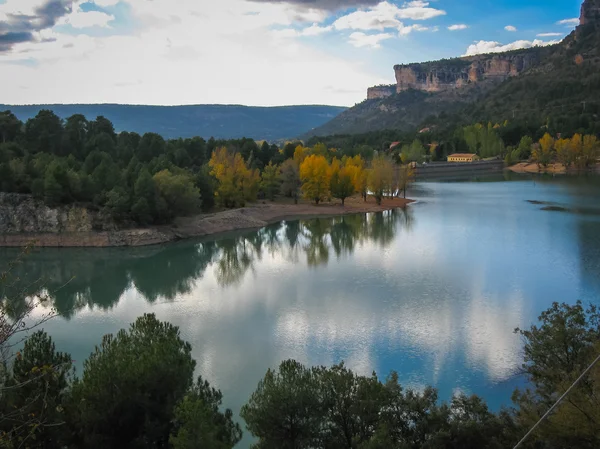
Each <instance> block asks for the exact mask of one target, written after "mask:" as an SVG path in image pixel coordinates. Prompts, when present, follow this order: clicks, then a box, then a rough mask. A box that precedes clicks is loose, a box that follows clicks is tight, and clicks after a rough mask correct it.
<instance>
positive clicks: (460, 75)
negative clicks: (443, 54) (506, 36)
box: [367, 51, 539, 99]
mask: <svg viewBox="0 0 600 449" xmlns="http://www.w3.org/2000/svg"><path fill="white" fill-rule="evenodd" d="M538 62H539V53H538V52H535V51H518V52H511V53H505V54H499V55H477V56H469V57H464V58H456V59H449V60H443V61H436V62H426V63H418V64H404V65H396V66H394V72H395V74H396V85H395V86H393V87H392V86H376V87H371V88H369V89H368V91H367V99H374V98H387V97H390V96H392V95H394V94H396V93H400V92H404V91H407V90H409V89H415V90H420V91H423V92H430V93H432V92H443V91H447V90H451V89H460V88H463V87H465V86H467V85H469V84H476V83H480V82H484V81H487V80H494V81H504V80H505V79H507V78H509V77H511V76H517V75H519V74H520V73H522V72H524V71H525V70H527V69H529V68H531V67H533V66H534V65H536V64H537V63H538Z"/></svg>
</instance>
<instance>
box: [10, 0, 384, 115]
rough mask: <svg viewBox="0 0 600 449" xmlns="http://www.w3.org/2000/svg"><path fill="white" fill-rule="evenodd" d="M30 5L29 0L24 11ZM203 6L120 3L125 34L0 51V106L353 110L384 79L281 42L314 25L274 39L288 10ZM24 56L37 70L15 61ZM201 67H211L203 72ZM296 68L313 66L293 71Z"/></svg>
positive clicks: (62, 37)
mask: <svg viewBox="0 0 600 449" xmlns="http://www.w3.org/2000/svg"><path fill="white" fill-rule="evenodd" d="M14 1H16V3H13V6H14V5H18V6H20V7H22V8H21V9H22V10H23V11H24V12H27V11H30V9H27V8H25V6H27V2H29V1H30V0H9V2H14ZM37 3H39V0H37V1H35V2H34V1H31V4H32V8H34V7H35V4H37ZM202 3H203V2H197V1H196V0H178V1H177V2H174V1H172V0H153V1H151V2H150V1H138V0H127V4H128V7H129V8H130V11H131V15H132V16H133V18H134V20H135V22H136V24H138V28H137V29H136V30H135V33H132V34H131V35H113V36H105V37H92V36H87V35H85V34H80V35H77V36H73V35H67V34H59V33H57V32H50V30H48V33H44V35H43V38H52V39H56V40H55V41H54V42H44V43H34V42H27V43H19V44H17V45H16V46H14V48H13V49H12V51H10V52H5V53H2V54H0V64H1V66H0V85H5V86H11V88H10V89H6V92H3V97H2V100H3V101H4V102H6V103H14V104H21V103H99V102H102V103H131V104H162V105H172V104H199V103H234V104H251V105H264V106H270V105H282V104H316V103H319V104H339V105H351V104H354V103H356V102H359V101H362V100H363V98H364V89H366V87H368V86H371V85H374V84H379V83H384V82H385V81H386V78H385V76H383V75H379V74H376V73H375V72H374V71H373V69H372V68H371V67H370V66H369V65H367V64H366V63H365V62H364V61H361V60H352V59H348V58H344V57H341V56H339V55H338V54H336V53H335V52H328V51H327V50H326V49H324V48H318V47H316V46H314V45H310V44H309V42H304V41H303V40H294V39H292V40H290V39H284V38H282V36H281V34H285V33H288V34H290V35H297V34H296V33H298V34H300V33H301V34H302V35H306V36H310V35H315V34H319V33H323V32H326V31H325V30H326V29H327V27H326V26H323V25H322V22H319V21H318V20H314V21H311V22H310V23H313V24H314V23H316V24H317V25H311V26H308V28H304V29H303V30H302V29H301V30H300V31H296V30H292V31H280V36H277V34H274V31H273V27H279V28H281V27H287V28H291V27H292V26H293V25H297V23H298V22H297V21H296V19H297V11H294V10H293V9H292V8H290V6H289V5H286V4H260V5H258V6H257V4H256V3H251V2H248V1H246V0H219V2H214V3H213V4H212V5H211V8H206V7H205V5H204V4H202ZM4 6H6V4H2V5H0V11H3V9H2V7H4ZM13 11H14V9H13ZM84 14H88V13H84ZM310 15H314V12H310V11H308V12H306V14H305V15H304V16H303V18H306V17H309V16H310ZM108 24H109V25H110V23H108ZM319 24H321V25H319ZM41 35H42V33H40V37H41ZM391 36H393V34H392V35H391ZM386 38H388V37H386V36H376V37H367V38H361V37H360V36H354V37H353V38H352V42H353V45H354V44H357V45H363V46H372V47H377V45H378V43H379V42H380V41H382V40H383V39H386ZM24 54H26V56H27V58H33V59H34V60H35V61H36V63H37V67H33V66H31V65H30V66H26V65H22V64H21V65H19V64H14V62H18V61H22V60H23V59H24ZM3 63H4V64H3ZM8 63H10V64H8ZM207 64H208V65H210V66H212V67H216V69H214V70H205V69H203V67H204V68H206V67H205V66H207ZM107 67H118V70H106V68H107ZM240 67H243V68H244V70H240ZM265 67H269V68H270V69H269V70H266V71H265V69H264V68H265ZM298 67H311V68H312V70H309V71H308V72H307V73H304V72H305V71H302V73H300V71H298ZM282 73H286V74H287V75H286V76H282ZM42 74H43V76H42ZM72 74H76V76H73V75H72ZM91 85H92V86H94V89H90V88H89V86H91ZM119 86H127V88H123V87H119ZM232 86H235V88H233V89H232ZM332 86H334V87H333V88H332ZM21 87H22V88H21Z"/></svg>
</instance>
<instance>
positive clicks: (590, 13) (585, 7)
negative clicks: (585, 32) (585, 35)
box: [579, 0, 600, 26]
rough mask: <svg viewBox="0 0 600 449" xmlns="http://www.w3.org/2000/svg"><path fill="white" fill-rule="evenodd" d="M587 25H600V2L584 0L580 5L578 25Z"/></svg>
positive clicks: (597, 0) (599, 0) (598, 0)
mask: <svg viewBox="0 0 600 449" xmlns="http://www.w3.org/2000/svg"><path fill="white" fill-rule="evenodd" d="M589 23H595V24H598V23H600V0H586V1H584V2H583V4H582V5H581V15H580V17H579V25H580V26H583V25H587V24H589Z"/></svg>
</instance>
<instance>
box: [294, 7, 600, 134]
mask: <svg viewBox="0 0 600 449" xmlns="http://www.w3.org/2000/svg"><path fill="white" fill-rule="evenodd" d="M479 58H481V59H482V60H484V62H486V63H488V65H489V66H491V67H495V70H497V71H499V70H500V69H499V68H502V69H506V70H507V71H506V73H505V74H506V76H505V77H496V76H494V77H492V76H490V77H488V78H485V76H483V77H480V78H478V79H474V80H472V79H469V80H467V81H463V82H461V83H458V82H456V83H453V82H451V79H453V78H452V76H456V74H455V73H454V72H455V71H456V70H457V67H458V68H459V69H461V68H462V70H463V72H464V71H465V70H467V71H468V69H469V67H470V68H472V69H473V70H474V69H475V68H476V67H477V64H478V61H476V60H474V59H473V58H456V59H452V60H446V61H435V62H430V63H423V64H410V65H407V66H396V67H395V70H396V77H397V78H399V81H398V85H394V86H383V87H375V88H372V89H371V92H370V96H371V98H370V99H368V100H365V101H364V102H362V103H360V104H358V105H356V106H354V107H352V108H350V109H348V110H346V111H345V112H343V113H342V114H340V115H339V116H337V117H336V118H334V119H333V120H332V121H330V122H328V123H326V124H325V125H323V126H322V127H320V128H317V129H314V130H311V131H307V133H306V134H304V135H303V137H304V138H307V137H311V136H328V135H334V134H359V133H367V132H371V131H380V130H396V131H407V132H414V131H418V130H421V129H424V128H430V129H433V128H448V129H451V128H455V127H456V126H462V125H467V124H470V123H476V122H479V123H488V122H490V121H491V122H493V123H504V122H505V121H506V120H508V121H509V122H510V121H512V122H514V121H518V122H521V123H527V124H529V125H532V126H533V125H535V126H544V125H546V124H547V123H548V122H552V123H554V124H557V125H558V126H557V128H559V129H561V130H563V132H565V133H569V132H570V133H572V132H581V131H580V130H590V129H593V128H597V127H598V125H600V119H599V116H598V114H600V0H585V1H584V3H583V6H582V15H581V24H580V25H579V26H578V27H577V29H576V30H575V31H573V32H572V33H571V34H570V35H569V36H567V37H566V38H565V39H564V40H563V41H562V42H561V43H559V44H556V45H553V46H550V47H535V48H530V49H527V50H519V51H514V52H508V53H500V54H494V55H482V56H479ZM515 60H518V61H519V62H520V64H513V61H515ZM523 61H525V63H524V62H523ZM468 64H472V65H471V66H469V65H468ZM440 67H442V69H445V70H446V72H448V73H449V75H448V77H447V78H450V81H447V83H446V84H444V85H441V84H440V85H439V86H438V85H434V86H431V85H430V84H427V83H426V82H425V81H423V82H422V83H421V85H420V84H419V81H420V79H417V82H416V83H413V84H406V83H405V84H401V83H400V81H401V80H402V78H401V77H402V76H403V74H404V72H407V71H408V72H411V74H413V75H415V76H419V75H423V74H425V75H431V74H435V73H438V72H439V71H440V70H441V69H440ZM465 67H466V68H465ZM512 69H514V72H513V70H512ZM518 69H521V70H520V71H519V70H518ZM419 70H420V71H421V72H422V73H421V72H419ZM425 75H423V76H425ZM431 76H433V75H431ZM431 76H429V77H425V79H427V80H430V79H431ZM498 78H500V79H498ZM503 78H506V79H505V80H504V81H502V79H503ZM435 81H438V79H437V78H435ZM407 85H408V87H407ZM435 89H438V90H437V91H434V90H435ZM396 91H398V92H399V93H395V92H396Z"/></svg>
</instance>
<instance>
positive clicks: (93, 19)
mask: <svg viewBox="0 0 600 449" xmlns="http://www.w3.org/2000/svg"><path fill="white" fill-rule="evenodd" d="M113 20H115V16H111V15H109V14H105V13H103V12H100V11H89V12H83V11H82V10H81V8H79V7H78V8H77V9H75V10H74V11H73V12H72V13H71V14H69V15H67V16H65V17H63V18H62V19H61V20H60V21H59V22H58V24H57V25H65V24H68V25H71V26H72V27H73V28H78V29H81V28H89V27H95V26H97V27H103V28H106V27H109V26H110V25H109V23H110V22H112V21H113Z"/></svg>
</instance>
